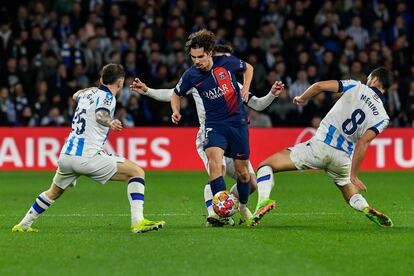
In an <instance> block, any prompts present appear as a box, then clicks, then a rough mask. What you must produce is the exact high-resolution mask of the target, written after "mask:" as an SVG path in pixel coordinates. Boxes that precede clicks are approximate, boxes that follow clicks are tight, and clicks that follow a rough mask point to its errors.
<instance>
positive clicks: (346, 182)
mask: <svg viewBox="0 0 414 276" xmlns="http://www.w3.org/2000/svg"><path fill="white" fill-rule="evenodd" d="M351 163H352V161H351V158H350V157H349V156H348V155H347V154H346V153H345V152H342V151H338V150H336V151H334V152H333V153H332V156H331V162H329V165H328V167H327V168H326V172H327V174H328V175H329V177H330V178H331V179H332V180H333V181H334V183H335V184H336V186H337V187H338V189H339V190H340V191H341V193H342V196H343V198H344V199H345V201H346V202H347V203H348V204H349V205H350V206H351V207H352V208H353V209H355V210H357V211H359V212H363V213H364V214H365V215H366V216H367V217H368V218H369V219H370V220H372V221H373V222H374V223H376V224H378V225H380V226H383V227H390V226H393V223H392V221H391V219H390V218H389V217H387V216H386V215H384V214H382V213H380V212H378V211H376V210H375V209H373V208H371V207H370V206H369V204H368V202H367V200H366V199H365V198H364V197H363V196H362V195H361V194H360V193H359V189H358V187H357V186H355V185H354V184H352V183H351V180H350V177H349V175H350V171H351Z"/></svg>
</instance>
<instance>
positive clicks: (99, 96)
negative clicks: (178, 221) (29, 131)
mask: <svg viewBox="0 0 414 276" xmlns="http://www.w3.org/2000/svg"><path fill="white" fill-rule="evenodd" d="M124 78H125V72H124V69H123V67H122V65H118V64H108V65H106V66H104V67H103V69H102V76H101V79H100V82H101V86H100V87H98V88H87V89H83V90H80V91H78V92H77V93H75V94H74V96H73V98H74V99H75V100H76V101H77V103H78V104H77V108H76V112H75V114H74V118H73V121H72V131H71V132H70V134H69V136H68V138H67V139H66V142H65V144H64V146H63V148H62V151H61V153H60V156H59V159H58V168H57V170H56V174H55V176H54V178H53V182H52V185H51V186H50V188H49V190H47V191H45V192H43V193H41V194H40V195H39V196H38V197H37V198H36V200H35V202H34V203H33V205H32V207H31V208H30V209H29V211H28V212H27V213H26V215H25V217H24V218H23V219H22V221H21V222H20V223H19V224H17V225H15V226H14V227H13V229H12V231H13V232H36V231H37V230H35V229H33V228H32V227H31V225H32V223H33V222H34V221H35V220H36V219H37V218H38V217H39V216H40V214H42V213H43V212H44V211H46V210H47V209H48V208H49V207H50V206H51V205H52V204H53V203H54V202H55V200H57V199H58V198H59V197H60V196H61V195H62V194H63V193H64V191H65V190H66V189H67V188H68V187H69V186H71V185H72V186H73V185H75V184H76V180H77V178H78V177H79V176H81V175H85V176H88V177H90V178H92V179H93V180H95V181H97V182H100V183H102V184H105V183H106V182H107V181H109V180H116V181H126V182H127V183H128V188H127V193H128V199H129V202H130V205H131V231H132V232H133V233H139V232H147V231H152V230H157V229H159V228H161V227H163V225H164V224H165V222H164V221H150V220H147V219H145V218H144V215H143V209H144V191H145V179H144V178H145V173H144V171H143V170H142V169H141V168H140V167H138V166H137V165H136V164H134V163H133V162H131V161H129V160H127V159H125V158H123V157H119V156H113V155H108V154H107V153H106V152H105V151H104V150H103V147H104V144H105V142H106V139H107V137H108V134H109V131H110V130H111V129H112V130H114V131H121V130H122V124H121V122H120V121H119V120H117V119H113V115H114V112H115V105H116V99H115V97H116V96H117V95H119V94H120V93H121V90H122V87H123V85H124Z"/></svg>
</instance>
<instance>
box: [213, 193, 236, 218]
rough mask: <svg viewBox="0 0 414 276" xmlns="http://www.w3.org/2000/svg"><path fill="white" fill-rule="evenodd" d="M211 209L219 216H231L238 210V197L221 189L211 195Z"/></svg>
mask: <svg viewBox="0 0 414 276" xmlns="http://www.w3.org/2000/svg"><path fill="white" fill-rule="evenodd" d="M212 202H213V209H214V212H216V214H217V215H219V216H221V217H231V216H232V215H234V214H235V213H237V211H238V210H239V199H238V198H237V196H236V195H235V194H233V193H230V192H229V191H221V192H218V193H217V194H215V195H214V197H213V200H212Z"/></svg>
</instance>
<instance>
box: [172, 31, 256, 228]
mask: <svg viewBox="0 0 414 276" xmlns="http://www.w3.org/2000/svg"><path fill="white" fill-rule="evenodd" d="M215 41H216V37H215V35H214V34H213V33H212V32H210V31H207V30H201V31H198V32H197V33H195V34H194V36H192V39H191V41H190V40H189V43H187V52H188V53H189V55H190V57H191V59H192V61H193V63H194V65H193V66H191V67H190V68H189V69H187V70H186V71H185V73H184V74H183V76H182V77H181V79H180V81H179V82H178V84H177V86H176V87H175V89H174V93H173V94H172V97H171V107H172V110H173V114H172V116H171V119H172V121H173V123H175V124H178V122H179V121H180V119H181V114H180V98H181V97H182V96H185V95H186V93H187V91H189V90H190V89H192V88H195V89H196V90H197V91H198V93H199V95H200V96H201V99H202V102H203V105H204V108H205V111H206V121H205V128H206V130H205V133H206V135H205V139H204V149H205V152H206V155H207V158H208V163H209V170H210V173H209V177H210V185H211V189H212V192H213V194H216V193H217V192H219V191H224V190H226V184H225V182H224V178H223V172H222V160H223V156H224V155H225V156H227V157H231V158H233V159H234V166H235V169H236V173H237V189H238V191H239V200H240V207H239V209H240V213H241V215H242V218H243V220H248V219H249V218H250V217H251V216H252V215H251V213H250V211H249V210H248V209H247V206H246V204H247V201H248V197H249V192H250V174H249V171H248V163H249V157H250V148H249V130H248V117H247V111H246V109H245V107H244V104H243V100H244V101H247V100H248V94H249V88H250V83H251V80H252V77H253V67H252V66H251V65H250V64H248V63H246V62H244V61H242V60H239V59H237V58H236V57H234V56H218V57H213V55H214V51H213V50H214V45H215ZM237 72H243V77H244V79H243V87H242V88H241V89H240V88H239V86H238V84H237V80H236V76H235V74H236V73H237Z"/></svg>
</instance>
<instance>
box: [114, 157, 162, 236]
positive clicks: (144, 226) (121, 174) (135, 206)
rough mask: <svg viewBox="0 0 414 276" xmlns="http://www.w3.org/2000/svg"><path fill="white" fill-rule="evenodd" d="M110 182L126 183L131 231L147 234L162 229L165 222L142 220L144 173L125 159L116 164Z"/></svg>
mask: <svg viewBox="0 0 414 276" xmlns="http://www.w3.org/2000/svg"><path fill="white" fill-rule="evenodd" d="M111 180H116V181H125V182H128V187H127V194H128V200H129V203H130V209H131V231H132V232H133V233H140V232H147V231H152V230H158V229H159V228H162V227H163V226H164V224H165V221H150V220H147V219H145V218H144V195H145V172H144V170H143V169H142V168H140V167H139V166H138V165H136V164H135V163H133V162H131V161H129V160H127V159H125V161H124V162H118V163H117V171H116V173H115V174H114V175H113V176H112V177H111Z"/></svg>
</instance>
